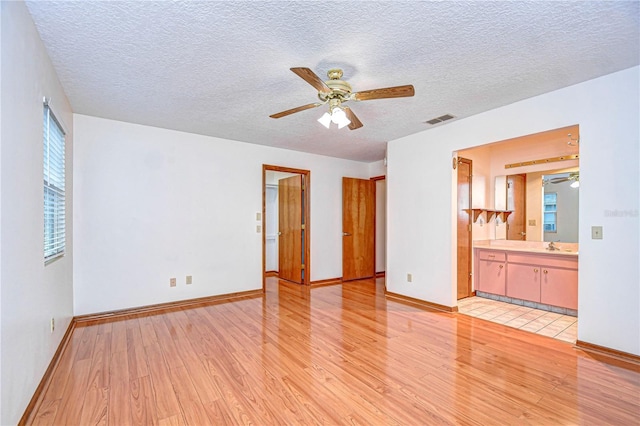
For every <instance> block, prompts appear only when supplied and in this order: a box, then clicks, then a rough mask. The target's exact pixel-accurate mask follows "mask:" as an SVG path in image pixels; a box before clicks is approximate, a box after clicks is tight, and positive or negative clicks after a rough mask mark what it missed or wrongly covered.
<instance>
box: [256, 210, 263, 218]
mask: <svg viewBox="0 0 640 426" xmlns="http://www.w3.org/2000/svg"><path fill="white" fill-rule="evenodd" d="M256 220H262V213H260V212H257V213H256Z"/></svg>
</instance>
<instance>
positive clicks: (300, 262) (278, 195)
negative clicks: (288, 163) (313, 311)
mask: <svg viewBox="0 0 640 426" xmlns="http://www.w3.org/2000/svg"><path fill="white" fill-rule="evenodd" d="M310 174H311V173H310V172H309V171H308V170H301V169H294V168H289V167H282V166H272V165H263V166H262V188H263V190H262V276H263V279H262V287H263V289H264V288H265V278H266V277H267V276H277V277H278V278H280V279H284V280H287V281H291V282H294V283H297V284H304V285H309V284H310V282H311V277H310V275H311V274H310V257H309V256H310V237H309V220H310V208H309V205H310V204H309V201H310V196H309V183H310V178H311V176H310Z"/></svg>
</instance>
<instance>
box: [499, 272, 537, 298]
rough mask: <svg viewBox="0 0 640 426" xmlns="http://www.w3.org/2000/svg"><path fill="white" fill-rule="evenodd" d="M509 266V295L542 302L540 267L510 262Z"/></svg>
mask: <svg viewBox="0 0 640 426" xmlns="http://www.w3.org/2000/svg"><path fill="white" fill-rule="evenodd" d="M508 268H509V270H508V272H507V296H509V297H515V298H516V299H522V300H531V301H533V302H540V274H541V269H540V267H539V266H535V265H521V264H518V263H509V266H508Z"/></svg>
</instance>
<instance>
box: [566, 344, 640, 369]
mask: <svg viewBox="0 0 640 426" xmlns="http://www.w3.org/2000/svg"><path fill="white" fill-rule="evenodd" d="M576 347H577V348H579V349H582V350H585V351H588V352H596V353H598V354H600V355H607V356H610V357H614V358H617V359H621V360H623V361H627V362H631V363H633V364H637V365H640V356H638V355H634V354H630V353H629V352H623V351H619V350H616V349H611V348H608V347H606V346H600V345H594V344H593V343H589V342H584V341H582V340H576Z"/></svg>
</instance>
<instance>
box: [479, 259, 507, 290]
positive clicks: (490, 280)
mask: <svg viewBox="0 0 640 426" xmlns="http://www.w3.org/2000/svg"><path fill="white" fill-rule="evenodd" d="M479 266H480V271H479V273H480V277H479V279H478V290H480V291H484V292H485V293H492V294H499V295H501V296H504V289H505V282H506V273H505V267H504V262H496V261H493V260H480V264H479Z"/></svg>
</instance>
